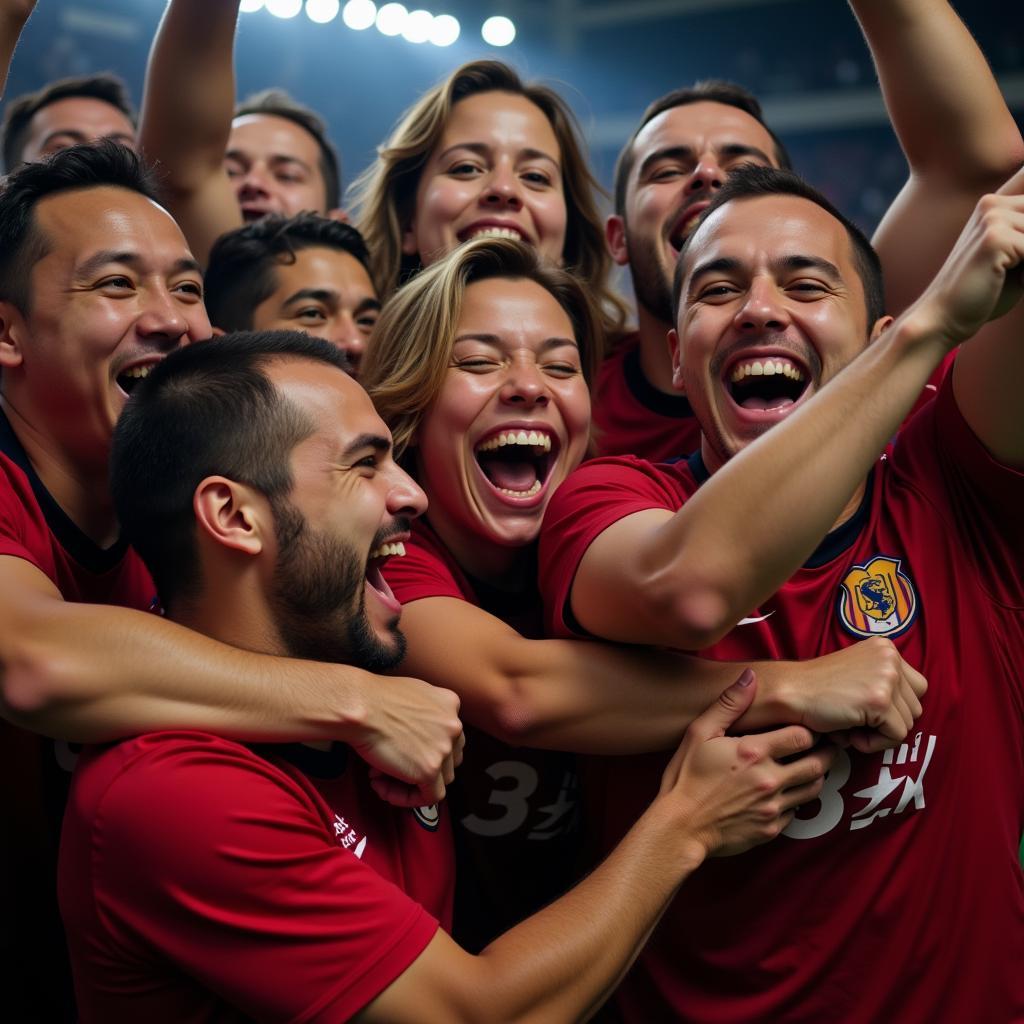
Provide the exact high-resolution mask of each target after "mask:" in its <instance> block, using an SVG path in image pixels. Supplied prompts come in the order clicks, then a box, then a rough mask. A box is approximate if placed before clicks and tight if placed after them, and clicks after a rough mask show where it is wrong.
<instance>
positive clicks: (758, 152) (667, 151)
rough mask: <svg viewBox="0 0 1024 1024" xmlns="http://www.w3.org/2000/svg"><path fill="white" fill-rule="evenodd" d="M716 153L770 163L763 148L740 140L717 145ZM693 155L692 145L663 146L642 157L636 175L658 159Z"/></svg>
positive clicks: (769, 158)
mask: <svg viewBox="0 0 1024 1024" xmlns="http://www.w3.org/2000/svg"><path fill="white" fill-rule="evenodd" d="M718 153H719V155H720V156H727V157H733V158H735V157H738V156H756V157H760V158H761V159H762V160H763V161H764V162H765V163H766V164H771V163H772V160H771V157H769V156H768V154H767V153H765V151H764V150H763V149H760V148H759V147H758V146H748V145H746V144H745V143H742V142H728V143H726V144H725V145H724V146H719V147H718ZM694 155H695V153H694V149H693V146H665V147H664V148H662V149H657V150H655V151H654V152H653V153H650V154H649V155H648V156H646V157H644V159H643V160H642V161H641V162H640V170H639V172H638V175H637V176H638V177H641V178H642V177H643V176H644V175H645V174H646V173H647V172H648V170H650V168H651V167H652V166H653V165H654V164H656V163H658V162H659V161H660V160H688V159H689V160H692V159H693V157H694Z"/></svg>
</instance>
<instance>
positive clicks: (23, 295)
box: [0, 140, 157, 313]
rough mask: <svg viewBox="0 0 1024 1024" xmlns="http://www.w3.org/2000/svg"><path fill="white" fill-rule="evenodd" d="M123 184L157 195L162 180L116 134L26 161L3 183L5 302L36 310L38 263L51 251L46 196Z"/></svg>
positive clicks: (1, 294) (0, 235) (0, 252)
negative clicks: (39, 216)
mask: <svg viewBox="0 0 1024 1024" xmlns="http://www.w3.org/2000/svg"><path fill="white" fill-rule="evenodd" d="M104 186H109V187H112V188H123V189H127V190H129V191H131V192H138V193H139V194H140V195H143V196H145V197H146V198H147V199H152V200H154V201H156V198H157V191H156V184H155V182H154V180H153V178H152V176H151V174H150V172H149V170H148V169H147V167H146V165H145V164H144V163H143V162H142V158H141V157H139V156H138V154H136V153H133V152H132V151H131V150H130V149H128V147H127V146H122V145H121V144H120V143H117V142H113V141H110V140H103V141H101V142H96V143H89V144H87V145H80V146H70V147H69V148H68V149H62V150H61V151H60V152H59V153H54V154H53V156H51V157H48V158H47V159H46V160H42V161H40V162H39V163H33V164H22V166H21V167H19V168H18V169H17V170H16V171H15V172H14V173H13V174H11V175H10V176H9V177H8V178H7V179H6V181H5V182H4V185H3V188H2V189H0V302H11V303H13V304H14V305H15V306H17V307H18V309H20V310H21V311H22V313H28V312H30V310H31V288H30V281H31V276H32V268H33V267H34V266H35V265H36V263H38V262H39V260H41V259H42V258H43V257H44V256H45V255H46V254H47V253H48V252H49V251H50V249H49V247H50V244H51V240H50V239H48V238H47V237H46V236H45V235H44V234H43V233H42V231H40V230H39V226H38V224H37V223H36V220H35V208H36V205H37V204H38V203H39V201H40V200H42V199H46V198H47V197H48V196H52V195H57V194H58V193H61V192H73V191H76V190H78V189H87V188H101V187H104Z"/></svg>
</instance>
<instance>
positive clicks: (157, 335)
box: [135, 288, 210, 349]
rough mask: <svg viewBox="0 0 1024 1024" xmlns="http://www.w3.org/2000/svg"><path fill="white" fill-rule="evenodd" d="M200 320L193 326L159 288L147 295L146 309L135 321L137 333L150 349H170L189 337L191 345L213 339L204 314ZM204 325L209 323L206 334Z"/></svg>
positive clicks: (199, 308)
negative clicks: (154, 347) (147, 343)
mask: <svg viewBox="0 0 1024 1024" xmlns="http://www.w3.org/2000/svg"><path fill="white" fill-rule="evenodd" d="M198 310H199V311H202V307H201V306H199V307H198ZM198 320H199V321H200V322H197V323H195V324H192V323H190V321H189V320H188V319H186V317H185V314H184V312H183V310H182V309H181V306H180V305H179V304H178V303H177V302H176V301H175V299H174V297H173V296H172V295H171V293H170V292H169V291H167V289H166V288H160V289H159V290H154V291H152V292H150V294H149V295H148V297H147V301H146V304H145V307H144V308H143V309H142V310H141V311H140V313H139V316H138V317H137V319H136V321H135V333H136V334H137V335H138V336H139V337H140V338H142V339H143V340H145V341H148V342H149V343H150V344H151V345H155V346H157V347H158V348H161V349H171V348H175V347H176V346H177V345H178V344H179V342H181V341H183V340H185V335H186V334H188V335H189V338H188V339H187V340H189V341H200V340H202V339H204V338H208V337H209V336H210V326H209V321H207V320H206V314H205V312H202V313H201V316H199V317H198ZM202 321H206V322H205V331H204V329H203V328H204V324H203V322H202Z"/></svg>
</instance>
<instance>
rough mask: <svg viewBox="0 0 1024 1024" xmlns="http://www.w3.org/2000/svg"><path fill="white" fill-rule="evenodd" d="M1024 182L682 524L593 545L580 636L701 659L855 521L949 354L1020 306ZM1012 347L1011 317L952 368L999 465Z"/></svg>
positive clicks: (1010, 399)
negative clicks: (880, 461) (834, 532)
mask: <svg viewBox="0 0 1024 1024" xmlns="http://www.w3.org/2000/svg"><path fill="white" fill-rule="evenodd" d="M1022 182H1024V171H1022V172H1020V173H1018V175H1016V176H1015V178H1014V179H1012V181H1011V182H1009V183H1008V184H1007V186H1006V187H1005V189H1004V190H1003V194H1001V195H999V196H995V197H991V196H990V197H986V198H984V199H983V200H982V201H981V204H980V205H979V207H978V210H977V211H976V212H975V214H973V215H972V218H971V221H970V222H969V223H968V225H967V227H966V228H965V229H964V231H963V233H962V234H961V236H960V238H959V239H958V241H957V243H956V246H955V247H954V249H953V251H952V253H950V255H949V257H948V259H947V260H946V262H945V264H944V265H943V267H942V269H941V270H940V271H939V273H938V275H937V276H936V277H935V279H934V280H933V282H932V283H931V285H929V287H928V289H927V290H926V291H925V293H924V294H923V295H922V296H921V297H920V298H919V299H918V300H917V301H916V302H915V303H914V304H913V305H912V306H911V307H910V308H909V309H908V310H907V311H906V313H904V314H903V315H902V316H901V317H900V318H899V319H898V320H897V321H896V322H895V323H894V324H892V326H890V327H889V328H888V329H887V330H885V331H884V332H883V333H882V334H881V336H880V337H879V338H878V340H876V341H875V342H874V343H873V344H872V345H870V346H869V347H868V348H867V350H866V351H865V352H864V353H863V354H862V355H860V356H858V357H857V358H856V359H854V360H853V362H852V363H850V365H849V366H847V367H846V369H844V370H843V371H842V372H841V373H839V374H838V375H837V376H836V377H835V378H834V379H833V380H832V381H831V382H829V383H828V385H827V386H826V387H824V388H823V389H822V390H821V391H820V392H819V393H818V394H816V395H814V396H813V397H812V398H810V399H809V400H808V401H807V402H806V404H804V405H802V406H801V407H800V408H798V409H797V410H796V411H795V412H794V413H793V414H792V415H791V416H788V417H787V418H786V419H784V420H783V421H781V422H780V423H778V424H777V425H775V426H774V427H773V428H772V429H771V430H769V431H768V432H767V433H765V434H764V435H763V436H762V437H759V438H758V439H757V440H756V441H754V442H753V443H752V444H750V445H749V446H748V447H746V448H745V449H744V450H743V451H741V452H740V453H739V454H738V455H736V456H735V457H734V458H731V459H729V460H728V462H727V463H726V464H725V465H724V466H723V467H722V468H721V469H720V470H718V471H717V472H716V473H714V474H713V475H712V476H711V478H710V479H709V480H708V482H707V483H705V484H704V485H703V486H702V487H701V488H700V489H699V490H698V491H697V493H696V494H695V495H694V496H693V497H692V498H690V500H689V501H687V502H686V503H685V505H684V506H683V508H682V509H681V510H680V511H679V512H676V513H674V514H673V513H672V512H670V511H668V510H666V509H662V508H651V509H648V510H646V511H642V512H637V513H635V514H633V515H629V516H626V517H625V518H623V519H621V520H619V521H618V522H616V523H614V524H613V525H612V526H610V527H609V528H608V529H606V530H605V531H604V532H603V533H601V534H600V535H599V536H598V537H597V538H596V539H595V540H594V541H593V543H592V544H591V545H590V546H589V548H588V549H587V551H586V553H585V555H584V556H583V558H582V560H581V562H580V565H579V569H578V572H577V574H576V576H575V580H574V583H573V586H572V594H571V605H572V611H573V613H574V615H575V616H576V618H577V620H578V621H579V623H580V624H581V625H582V626H583V627H584V628H585V629H586V630H588V631H589V632H591V633H594V634H595V635H597V636H602V637H605V638H607V639H611V640H620V641H627V642H634V643H656V644H665V645H671V646H675V647H681V648H684V649H692V650H700V649H701V648H704V647H707V646H709V645H710V644H712V643H714V642H716V641H717V640H718V639H720V638H721V637H722V636H724V635H725V634H726V633H727V632H728V631H729V630H730V629H732V627H733V626H734V625H735V624H736V623H737V622H738V621H739V620H740V618H742V617H743V616H745V615H748V614H750V610H751V609H752V608H755V607H756V606H757V605H758V604H759V603H760V602H762V601H764V600H765V599H766V598H768V597H769V596H770V595H771V594H773V593H774V592H775V591H776V590H777V589H778V588H779V587H780V586H781V585H782V584H783V583H784V582H785V581H786V580H787V579H788V578H789V576H790V575H791V574H792V573H793V572H794V571H795V570H796V569H797V568H798V567H799V566H800V565H802V564H803V562H804V561H805V560H806V559H807V557H808V556H809V555H810V554H811V553H812V552H813V551H814V549H815V547H816V546H817V545H818V543H820V541H821V539H822V538H823V537H824V536H825V534H826V533H827V532H828V531H829V530H830V529H831V528H832V527H833V526H834V524H835V523H836V522H837V520H840V519H841V518H842V516H843V513H844V509H845V510H846V511H847V513H850V512H852V510H853V508H855V507H856V499H857V497H858V495H859V493H860V491H861V489H862V488H863V485H864V480H865V478H866V477H867V474H868V472H869V471H870V469H871V467H872V465H873V464H874V461H875V460H876V459H877V458H878V455H879V452H881V450H882V449H883V448H884V446H885V443H886V442H887V441H888V439H889V438H890V437H891V436H892V435H893V434H894V433H895V432H896V430H897V428H898V426H899V424H900V422H901V421H902V419H903V417H904V416H905V415H906V413H907V412H908V411H909V409H910V407H911V406H912V404H913V402H914V400H915V399H916V397H917V395H918V394H919V392H920V390H921V388H922V387H923V385H924V383H925V381H926V380H927V379H928V376H929V374H930V373H931V372H932V371H933V370H934V368H935V367H936V366H937V365H938V364H939V362H940V361H941V360H942V358H943V357H944V356H945V354H946V353H947V352H948V351H949V350H950V349H951V348H955V347H956V346H957V345H958V344H960V343H961V342H965V341H967V340H968V339H970V338H972V337H973V336H974V335H975V334H977V333H978V332H979V331H980V330H981V328H982V327H983V326H984V325H985V324H986V323H987V322H988V320H990V319H992V318H993V317H997V316H999V315H1001V313H1004V312H1005V311H1006V309H1007V308H1008V306H1009V305H1010V304H1011V303H1012V301H1014V300H1015V298H1016V297H1018V296H1019V290H1020V289H1019V271H1014V272H1011V268H1013V267H1014V266H1015V265H1016V264H1017V263H1019V262H1020V259H1021V253H1020V249H1019V246H1020V239H1021V235H1020V233H1019V225H1020V223H1021V221H1020V218H1021V215H1022V214H1021V209H1022V202H1024V200H1022V199H1021V198H1020V192H1021V191H1022V190H1024V187H1022ZM1020 337H1021V332H1020V330H1019V329H1015V325H1014V323H1013V321H1012V319H1010V318H1007V320H1006V321H1001V322H999V323H997V324H991V325H989V327H988V328H986V329H985V331H984V332H983V333H982V334H981V335H980V336H979V337H978V338H977V339H975V341H973V342H972V343H971V344H970V345H967V346H965V347H964V350H963V351H962V352H961V353H960V357H958V358H964V364H963V366H962V367H961V368H960V371H959V373H958V385H957V389H956V391H957V397H958V401H959V402H960V405H961V409H962V411H963V413H964V416H965V418H966V419H967V421H968V423H970V424H971V426H972V427H973V428H974V429H975V432H976V433H978V435H979V437H981V439H982V441H983V442H984V443H985V444H986V445H987V446H988V447H989V450H990V451H991V452H992V454H993V455H995V456H996V457H997V458H1000V459H1003V460H1004V461H1010V462H1014V461H1015V460H1018V461H1019V459H1020V457H1021V454H1022V448H1024V445H1022V433H1021V429H1020V418H1019V410H1020V402H1019V396H1018V395H1017V393H1016V392H1017V389H1016V388H1015V386H1014V384H1015V382H1017V381H1019V380H1020V376H1019V373H1020V367H1021V359H1022V353H1021V345H1020ZM975 346H977V348H976V349H975V351H972V352H971V353H970V354H969V355H968V354H967V353H968V350H969V349H973V348H974V347H975ZM555 502H556V503H557V502H558V496H557V495H556V497H555ZM549 514H550V513H549ZM752 524H754V525H753V526H752ZM623 552H629V555H630V556H629V557H628V558H624V557H623V554H622V553H623Z"/></svg>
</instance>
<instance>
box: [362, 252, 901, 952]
mask: <svg viewBox="0 0 1024 1024" xmlns="http://www.w3.org/2000/svg"><path fill="white" fill-rule="evenodd" d="M599 319H600V318H599V315H598V313H597V311H596V310H595V308H594V305H593V303H592V301H591V300H590V298H589V296H588V294H587V291H586V289H585V288H584V287H583V286H582V285H581V284H580V283H579V282H578V281H577V280H576V279H575V278H574V277H573V276H572V275H570V274H568V273H566V272H565V271H563V270H561V269H558V268H556V267H552V266H550V265H549V264H548V263H546V262H545V261H544V260H543V259H542V257H541V256H540V254H539V253H538V252H537V251H536V250H535V249H532V248H530V247H528V246H526V245H523V244H522V243H520V242H515V241H510V240H501V239H482V240H479V241H475V242H470V243H469V244H467V245H465V246H462V247H461V248H459V249H458V250H457V251H455V252H454V253H452V255H451V256H449V257H448V258H447V259H445V260H442V261H440V262H436V263H434V264H433V265H432V266H430V267H429V268H428V269H426V270H424V271H423V272H422V273H420V274H419V275H417V277H416V278H415V279H413V280H412V281H411V282H410V283H409V284H407V285H406V286H404V287H403V288H402V289H400V290H399V291H398V292H397V293H396V295H395V296H394V297H393V298H392V299H391V300H390V301H389V302H388V303H387V304H386V305H385V308H384V311H383V313H382V315H381V318H380V320H379V321H378V325H377V328H376V333H375V336H374V342H373V344H372V345H371V347H370V352H369V354H368V357H367V360H366V364H365V367H364V377H363V383H364V384H365V386H366V388H367V390H368V391H369V392H370V394H371V396H372V397H373V399H374V401H375V403H376V405H377V407H378V410H379V411H380V413H381V415H382V417H383V419H384V420H385V421H386V422H387V423H388V425H389V426H390V428H391V430H392V433H393V437H394V441H395V446H396V450H397V451H398V452H399V453H400V456H401V458H402V459H403V461H404V463H405V466H406V468H407V469H408V470H409V471H410V472H412V473H413V475H414V476H415V477H416V478H417V479H418V481H419V483H420V485H421V487H422V488H423V490H424V491H425V492H426V494H427V497H428V500H429V503H430V505H429V509H428V512H427V515H426V517H425V518H423V519H420V520H417V521H416V523H415V524H414V526H413V534H412V538H411V541H410V542H409V543H408V544H407V545H406V550H405V557H404V558H392V559H390V560H389V562H388V566H387V570H386V576H387V579H388V583H389V584H390V586H391V588H392V590H393V591H394V593H395V596H396V597H397V598H398V599H399V600H400V601H401V602H402V604H403V606H404V610H403V613H402V628H403V631H404V632H405V634H406V637H407V639H408V647H407V654H406V658H405V661H404V662H403V664H402V671H403V672H407V673H411V674H415V675H418V676H420V677H421V678H424V679H427V680H429V681H430V682H433V683H435V684H437V685H443V686H445V687H449V688H451V689H453V690H455V691H456V692H457V693H458V694H459V695H460V697H461V698H462V715H463V718H464V720H465V722H467V723H468V724H469V726H471V727H475V728H472V729H471V730H470V734H469V738H468V741H467V744H466V753H465V760H464V762H463V766H462V768H461V770H460V772H459V775H458V777H457V778H456V783H455V786H454V787H453V788H452V789H450V791H449V799H450V800H451V801H452V805H453V806H452V820H453V822H455V824H456V844H457V852H458V873H457V892H456V908H455V929H454V934H455V936H456V938H457V939H458V940H459V941H460V942H461V943H463V944H464V945H466V946H467V948H470V949H480V948H482V947H483V946H484V945H486V943H487V942H488V941H489V940H490V939H491V938H493V937H494V936H495V935H497V934H499V933H500V932H502V931H503V930H504V929H506V928H507V927H509V926H511V925H512V924H514V923H515V922H516V921H518V920H520V919H521V918H523V917H525V916H527V915H528V914H530V913H532V912H533V911H534V910H535V909H537V908H538V907H539V906H541V905H543V904H544V903H546V902H547V901H548V900H550V899H551V898H553V897H555V896H557V895H558V894H559V893H560V892H561V891H563V890H564V889H565V888H566V887H567V886H568V885H569V884H570V883H571V881H572V879H573V878H574V877H575V873H576V871H577V870H578V867H579V859H578V853H579V839H580V831H579V827H578V791H577V787H576V773H575V763H574V759H573V758H572V757H570V756H568V755H565V754H559V753H554V751H565V750H568V751H575V752H578V753H602V754H624V753H641V752H648V751H657V750H662V749H669V748H671V747H673V746H674V745H675V744H676V743H677V742H678V739H679V736H680V735H681V733H682V732H683V730H684V729H685V728H686V726H687V725H688V724H689V722H690V721H691V720H692V719H693V717H694V716H695V715H696V714H697V713H698V712H699V711H701V710H702V709H703V708H704V707H706V706H707V705H708V704H709V703H711V701H712V700H714V698H715V696H716V695H717V694H718V693H720V692H721V690H722V689H723V688H724V687H725V686H726V685H728V683H729V682H730V681H731V680H732V679H734V678H735V676H736V674H737V671H738V668H737V666H735V665H729V664H715V663H712V662H705V661H700V660H698V659H695V658H688V657H684V656H682V655H676V654H673V653H669V652H664V651H653V650H644V649H639V648H620V647H615V646H611V645H606V644H597V643H585V642H576V641H562V640H543V639H537V638H539V637H541V636H542V631H541V625H540V619H541V614H540V612H541V609H540V600H539V597H538V596H537V593H536V580H535V572H534V545H535V541H536V538H537V535H538V533H539V531H540V526H541V520H542V518H543V515H544V511H545V509H546V507H547V504H548V502H549V501H550V499H551V496H552V494H553V493H554V491H555V490H556V488H557V487H558V486H559V485H560V484H561V483H562V481H563V480H564V479H565V477H566V476H567V475H568V474H569V473H570V472H571V471H572V469H573V468H575V466H576V465H577V463H578V462H579V460H580V459H581V458H582V457H583V454H584V452H585V450H586V448H587V443H588V427H589V413H590V402H589V394H588V388H587V385H588V382H589V381H590V380H591V379H592V375H593V369H594V366H595V363H596V359H597V349H598V345H599V343H598V341H597V339H598V337H599V335H600V325H599ZM878 652H879V649H878V648H877V647H872V646H870V645H866V646H865V645H860V646H855V647H853V648H850V649H848V650H847V651H844V652H841V653H840V654H838V655H832V656H830V659H822V660H820V661H818V662H813V663H807V665H806V666H805V665H800V664H793V663H767V664H765V665H763V666H757V667H756V668H757V673H758V678H759V684H758V689H757V695H756V698H755V703H754V706H753V707H752V708H751V710H750V711H749V712H748V713H747V714H746V715H745V716H744V717H743V719H742V725H743V726H744V727H750V728H760V727H762V726H766V725H770V724H777V723H785V722H802V723H804V724H808V725H810V726H811V727H813V728H815V729H816V730H817V731H821V732H827V731H832V730H837V729H843V728H848V727H851V726H854V725H859V724H863V723H864V721H865V717H864V711H865V708H866V707H867V705H868V701H869V694H870V691H871V689H872V687H874V685H875V684H876V683H877V682H878V678H879V674H880V673H879V667H880V665H881V663H882V661H883V660H885V658H884V657H882V656H881V655H880V654H879V653H878ZM900 676H901V680H900V681H902V673H900ZM896 685H897V682H896V681H894V682H893V686H894V687H895V686H896ZM873 724H876V725H877V733H878V735H879V738H880V739H881V740H884V738H885V737H886V736H889V737H890V738H891V737H892V736H896V735H902V734H903V733H905V730H906V728H907V723H905V722H904V721H903V719H902V718H900V717H899V715H898V714H897V713H896V712H895V711H893V710H892V708H890V709H888V711H887V712H886V713H884V714H883V715H882V716H881V717H880V718H879V719H878V720H877V721H876V722H875V723H873ZM537 748H544V749H537Z"/></svg>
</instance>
